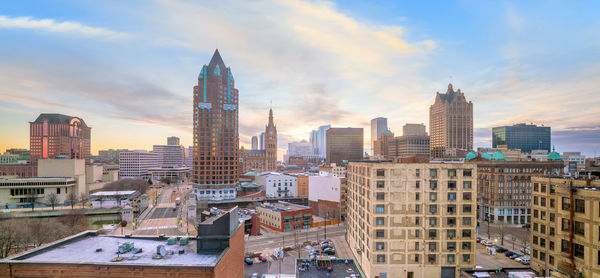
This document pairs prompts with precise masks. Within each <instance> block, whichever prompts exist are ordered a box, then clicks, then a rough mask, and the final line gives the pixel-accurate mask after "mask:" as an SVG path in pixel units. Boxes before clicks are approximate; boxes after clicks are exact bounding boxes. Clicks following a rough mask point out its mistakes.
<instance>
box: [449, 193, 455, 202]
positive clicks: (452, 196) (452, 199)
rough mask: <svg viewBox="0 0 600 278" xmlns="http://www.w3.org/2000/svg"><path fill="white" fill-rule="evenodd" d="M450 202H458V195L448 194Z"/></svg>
mask: <svg viewBox="0 0 600 278" xmlns="http://www.w3.org/2000/svg"><path fill="white" fill-rule="evenodd" d="M448 201H456V193H454V192H451V193H448Z"/></svg>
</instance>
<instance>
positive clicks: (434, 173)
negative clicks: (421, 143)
mask: <svg viewBox="0 0 600 278" xmlns="http://www.w3.org/2000/svg"><path fill="white" fill-rule="evenodd" d="M429 177H430V178H432V179H437V177H438V174H437V169H429Z"/></svg>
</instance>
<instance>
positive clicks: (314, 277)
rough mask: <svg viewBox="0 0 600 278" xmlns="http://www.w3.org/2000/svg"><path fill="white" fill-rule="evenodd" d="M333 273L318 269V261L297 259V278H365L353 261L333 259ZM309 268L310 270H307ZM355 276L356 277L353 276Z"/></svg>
mask: <svg viewBox="0 0 600 278" xmlns="http://www.w3.org/2000/svg"><path fill="white" fill-rule="evenodd" d="M329 261H330V262H331V267H332V271H331V272H329V271H327V270H325V269H317V265H316V261H313V260H310V259H296V278H348V277H356V278H363V277H365V276H363V275H362V272H360V270H359V269H358V267H357V266H356V264H355V263H354V260H353V259H333V260H329ZM305 266H308V268H305ZM352 275H354V276H352Z"/></svg>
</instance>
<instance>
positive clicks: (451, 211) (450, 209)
mask: <svg viewBox="0 0 600 278" xmlns="http://www.w3.org/2000/svg"><path fill="white" fill-rule="evenodd" d="M447 211H448V213H450V214H454V213H455V212H456V205H448V209H447Z"/></svg>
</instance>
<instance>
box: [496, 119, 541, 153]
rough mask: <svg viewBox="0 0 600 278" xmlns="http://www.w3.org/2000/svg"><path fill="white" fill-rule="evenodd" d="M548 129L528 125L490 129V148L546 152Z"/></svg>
mask: <svg viewBox="0 0 600 278" xmlns="http://www.w3.org/2000/svg"><path fill="white" fill-rule="evenodd" d="M550 140H551V137H550V127H549V126H537V125H528V124H516V125H513V126H500V127H494V128H492V147H494V148H496V147H497V146H498V145H506V148H507V149H509V150H514V149H520V150H521V152H524V153H531V151H533V150H547V151H548V152H550V145H551V142H550Z"/></svg>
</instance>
